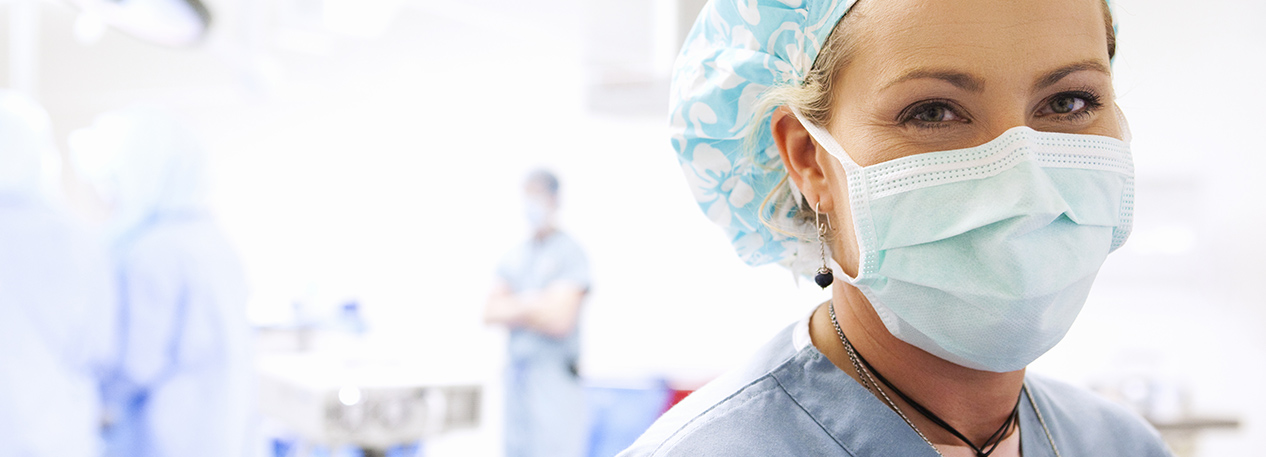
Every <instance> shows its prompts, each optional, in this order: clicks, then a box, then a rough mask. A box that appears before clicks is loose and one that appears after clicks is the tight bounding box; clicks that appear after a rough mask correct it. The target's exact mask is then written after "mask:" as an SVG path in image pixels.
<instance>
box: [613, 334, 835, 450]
mask: <svg viewBox="0 0 1266 457" xmlns="http://www.w3.org/2000/svg"><path fill="white" fill-rule="evenodd" d="M791 331H792V327H788V328H786V329H784V330H783V331H782V332H780V333H779V334H778V335H777V336H776V337H774V339H773V340H772V341H770V342H769V343H767V344H766V345H765V346H764V347H763V348H762V349H761V350H760V351H759V352H758V353H757V355H756V356H755V357H754V358H752V359H751V360H750V361H749V362H748V363H747V364H746V365H745V366H743V367H742V368H740V369H738V370H735V371H732V372H730V373H727V374H725V375H723V376H722V377H720V378H717V379H716V380H715V381H713V382H711V383H709V384H708V385H706V386H704V387H703V388H702V389H699V390H698V391H696V392H695V393H693V394H691V395H690V396H688V397H686V399H684V400H682V401H681V403H678V404H677V405H676V406H674V407H673V408H672V409H671V410H669V411H668V412H667V413H665V414H664V415H663V416H662V417H661V418H660V419H659V420H658V421H656V422H655V424H654V425H652V426H651V428H650V429H649V430H647V431H646V433H645V434H643V435H642V437H641V438H639V439H638V440H637V442H636V443H634V444H633V446H631V447H629V449H627V450H625V451H624V452H623V453H621V454H620V456H622V457H626V456H627V457H632V456H696V455H719V454H723V455H727V456H738V455H752V456H767V455H811V454H816V453H819V452H834V453H838V452H839V448H838V447H837V446H835V445H834V442H833V441H831V440H830V438H829V437H825V434H819V435H821V436H806V435H812V433H811V431H812V430H815V429H820V427H819V426H818V425H817V424H816V423H815V421H814V419H813V418H812V417H811V416H809V415H808V414H807V413H805V411H804V410H803V409H801V407H800V406H799V404H798V403H797V402H796V401H795V399H794V398H793V397H792V396H791V395H790V394H789V393H788V392H787V391H786V390H785V389H784V387H783V386H782V385H781V384H780V381H779V379H778V378H779V377H778V376H777V373H778V372H779V371H780V370H781V369H783V368H784V367H786V366H788V365H791V364H795V363H796V362H795V360H796V358H797V355H798V354H799V352H800V351H797V350H796V348H795V347H794V345H793V344H792V337H791ZM815 451H818V452H815Z"/></svg>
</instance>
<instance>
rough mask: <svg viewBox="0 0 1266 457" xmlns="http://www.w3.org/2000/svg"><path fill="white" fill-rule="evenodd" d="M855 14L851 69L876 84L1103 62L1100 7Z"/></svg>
mask: <svg viewBox="0 0 1266 457" xmlns="http://www.w3.org/2000/svg"><path fill="white" fill-rule="evenodd" d="M857 12H859V13H861V15H860V17H858V18H856V21H855V22H854V23H853V25H854V26H855V27H856V28H857V30H856V32H855V35H854V36H855V37H856V39H857V40H858V44H859V46H857V48H856V53H855V55H854V62H853V63H854V64H855V65H856V66H860V67H864V68H866V70H867V71H868V72H871V73H876V72H877V73H879V74H878V75H872V76H880V78H878V79H877V80H876V79H872V80H874V81H875V82H877V83H878V82H879V80H883V79H884V76H888V77H896V76H897V75H899V74H901V73H904V72H906V71H908V70H909V69H910V68H913V67H933V68H950V69H959V70H962V71H965V72H970V73H974V74H978V75H980V76H982V77H984V78H985V79H999V78H1007V77H1017V78H1020V77H1031V76H1032V74H1034V73H1040V72H1043V71H1049V70H1050V69H1051V68H1054V67H1058V66H1061V65H1066V64H1068V63H1070V62H1080V61H1086V60H1090V59H1101V60H1102V61H1103V63H1104V64H1105V65H1106V64H1107V62H1108V50H1107V44H1106V43H1107V32H1106V26H1105V23H1104V16H1103V4H1102V0H955V1H943V0H870V1H868V0H862V4H861V8H859V10H858V11H857ZM850 66H853V65H850Z"/></svg>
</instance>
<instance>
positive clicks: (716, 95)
mask: <svg viewBox="0 0 1266 457" xmlns="http://www.w3.org/2000/svg"><path fill="white" fill-rule="evenodd" d="M855 1H856V0H830V1H825V0H711V1H709V2H708V4H707V5H706V6H704V8H703V11H702V12H701V13H700V14H699V18H698V19H696V20H695V24H694V27H692V28H691V30H690V34H689V35H688V36H687V37H686V40H685V45H684V46H683V47H682V50H681V54H680V55H679V56H678V57H677V62H676V65H675V68H674V73H673V81H672V89H671V95H670V100H669V104H670V108H669V110H670V113H671V114H670V115H671V121H670V122H671V130H672V143H673V148H675V149H676V150H677V154H678V160H679V161H680V163H681V167H682V170H683V171H684V172H685V174H686V181H687V182H688V183H689V185H690V190H691V191H692V192H693V193H694V196H695V199H696V200H697V201H698V202H699V207H700V208H701V209H702V210H703V212H704V213H705V214H707V216H708V218H709V219H711V220H712V221H713V222H715V223H716V224H717V225H720V226H721V228H722V229H723V230H724V231H725V233H726V235H727V236H728V237H730V242H731V243H733V244H734V247H735V249H736V250H737V251H738V255H739V257H740V258H742V259H743V261H745V262H747V263H748V264H751V265H761V264H766V263H770V262H779V263H782V264H783V265H786V266H787V267H788V268H790V269H791V270H792V271H793V272H797V273H807V272H809V271H812V269H813V268H816V266H815V265H814V262H821V260H820V259H819V255H818V249H819V247H818V246H817V244H816V242H814V240H801V239H798V238H796V237H794V236H790V235H788V234H784V233H779V232H777V231H774V230H771V229H770V228H769V227H766V226H765V224H763V223H762V222H761V217H760V216H761V214H760V212H761V211H765V219H767V220H769V221H771V223H773V224H775V225H777V226H779V227H788V228H793V230H791V231H792V232H794V233H806V234H807V233H815V231H814V228H813V227H811V226H808V227H798V228H797V225H798V223H796V222H795V220H794V219H793V218H792V216H793V215H794V214H795V212H796V207H797V203H798V202H797V201H796V199H797V197H793V196H792V195H791V194H785V195H782V196H780V197H778V198H776V199H771V201H770V202H769V204H768V205H762V202H763V201H764V200H765V197H766V196H767V195H769V194H770V192H773V191H774V190H775V189H776V188H777V187H778V183H779V182H780V181H782V179H783V177H784V176H785V175H786V171H785V170H784V169H783V167H782V165H781V162H780V158H779V154H778V147H777V146H775V145H774V143H773V139H772V137H771V136H770V133H769V115H770V113H753V112H752V111H753V110H754V109H756V104H757V101H758V99H759V97H760V95H761V93H762V92H764V91H765V90H766V89H768V88H770V87H771V86H773V85H775V84H800V83H802V82H803V81H804V78H805V75H807V74H808V73H809V70H810V68H811V67H812V65H813V61H814V59H816V58H817V56H818V51H819V50H820V49H821V47H822V44H823V42H825V41H826V38H827V36H828V35H830V34H831V31H832V30H833V29H834V28H835V24H836V23H837V22H839V20H840V18H842V17H844V14H845V13H846V12H848V10H849V8H850V7H852V6H853V3H854V2H855ZM758 114H759V115H758ZM752 122H755V123H756V124H755V125H753V127H755V128H756V129H758V130H757V131H756V132H754V136H753V138H754V141H753V142H752V143H746V139H747V135H748V133H749V132H748V126H749V125H750V124H751V123H752Z"/></svg>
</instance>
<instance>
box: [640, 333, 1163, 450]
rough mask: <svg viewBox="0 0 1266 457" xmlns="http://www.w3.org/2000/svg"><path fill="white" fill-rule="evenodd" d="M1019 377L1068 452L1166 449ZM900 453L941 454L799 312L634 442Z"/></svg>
mask: <svg viewBox="0 0 1266 457" xmlns="http://www.w3.org/2000/svg"><path fill="white" fill-rule="evenodd" d="M1025 382H1026V383H1027V384H1028V386H1029V392H1030V394H1031V395H1032V396H1033V399H1034V400H1035V402H1036V403H1037V405H1038V408H1039V409H1040V410H1041V413H1042V416H1043V418H1045V420H1046V424H1047V426H1049V428H1050V432H1051V435H1052V436H1053V437H1054V440H1055V444H1056V446H1057V447H1058V448H1059V451H1060V454H1061V455H1064V456H1127V455H1128V456H1137V457H1162V456H1170V455H1171V454H1170V452H1169V450H1168V449H1167V448H1166V447H1165V444H1164V443H1163V442H1162V441H1161V439H1160V435H1159V434H1158V433H1157V432H1156V430H1155V429H1153V428H1152V427H1151V426H1150V425H1148V424H1147V423H1146V422H1144V421H1143V420H1142V419H1141V418H1139V417H1138V416H1136V415H1134V414H1133V413H1131V412H1129V411H1128V410H1126V409H1125V408H1123V407H1121V406H1119V405H1116V404H1113V403H1110V402H1108V401H1107V400H1104V399H1102V398H1100V397H1098V396H1096V395H1094V394H1092V393H1089V392H1086V391H1083V390H1080V389H1077V388H1074V387H1072V386H1069V385H1066V384H1063V383H1060V382H1057V381H1054V380H1050V379H1046V378H1043V377H1040V376H1035V375H1028V376H1026V379H1025ZM1020 446H1021V449H1023V453H1024V456H1025V457H1045V456H1054V453H1053V452H1052V450H1051V445H1050V443H1049V442H1048V441H1047V437H1046V434H1045V433H1044V432H1043V431H1042V425H1041V424H1040V423H1039V422H1038V419H1037V416H1036V415H1035V413H1034V410H1033V408H1032V407H1031V406H1030V404H1029V402H1028V401H1027V400H1025V401H1021V402H1020ZM703 455H724V456H761V457H764V456H784V455H785V456H809V455H814V456H818V455H840V456H856V457H870V456H883V457H888V456H901V457H918V456H925V457H936V455H937V453H936V451H934V450H933V449H932V447H931V446H929V445H928V444H927V443H926V442H924V441H923V439H922V438H920V437H919V436H918V435H917V434H916V433H915V432H914V430H913V429H911V428H910V427H909V426H908V425H906V423H905V422H904V421H902V419H901V418H900V417H899V416H897V413H895V412H894V411H892V410H891V409H889V408H888V406H887V405H885V404H884V403H883V402H882V401H881V400H879V399H878V398H876V397H875V396H874V395H873V394H871V393H870V391H868V390H866V389H865V388H863V387H862V386H861V385H860V384H858V383H857V382H856V381H854V380H853V378H851V377H849V376H848V374H846V373H844V372H843V371H841V370H840V369H839V368H837V367H836V366H835V365H834V364H832V363H831V361H830V360H828V359H827V358H826V356H824V355H822V353H821V352H819V351H818V349H817V348H816V347H814V346H813V345H812V344H810V342H809V330H808V321H807V319H806V320H803V321H801V322H799V323H797V324H795V325H793V326H791V327H788V328H787V329H785V330H783V331H782V332H781V333H779V334H778V336H776V337H774V339H773V340H772V341H771V342H769V343H768V344H766V345H765V347H763V348H762V349H761V350H760V351H759V352H758V353H757V355H756V356H755V358H753V359H752V360H751V361H750V362H749V363H748V364H747V365H746V366H744V367H743V368H741V369H739V370H736V371H734V372H731V373H728V374H726V375H724V376H722V377H720V378H718V379H717V380H715V381H713V382H712V383H709V384H708V385H707V386H704V388H702V389H700V390H699V391H697V392H695V393H693V394H691V395H690V396H689V397H686V399H685V400H682V402H681V403H678V404H677V406H674V407H673V408H672V409H671V410H669V411H668V412H667V413H665V414H664V416H663V417H661V418H660V420H659V421H657V422H656V423H655V425H654V426H652V427H651V428H650V430H648V431H647V432H646V433H645V434H643V435H642V437H641V438H639V439H638V441H637V442H636V443H634V444H633V446H632V447H630V448H629V449H626V450H625V451H624V452H623V453H621V454H620V456H622V457H633V456H683V457H684V456H691V457H693V456H703Z"/></svg>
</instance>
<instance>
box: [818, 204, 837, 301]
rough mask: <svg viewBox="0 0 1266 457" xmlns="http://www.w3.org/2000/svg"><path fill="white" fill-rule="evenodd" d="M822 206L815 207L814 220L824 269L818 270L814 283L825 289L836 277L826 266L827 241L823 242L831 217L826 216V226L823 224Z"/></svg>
mask: <svg viewBox="0 0 1266 457" xmlns="http://www.w3.org/2000/svg"><path fill="white" fill-rule="evenodd" d="M821 206H822V202H818V203H817V204H816V205H813V220H814V222H816V223H817V226H818V245H819V246H821V247H822V268H818V274H817V275H816V276H814V277H813V282H816V283H818V286H819V287H821V288H823V289H825V288H826V286H829V285H831V283H832V282H835V275H834V274H832V273H831V268H830V267H828V266H826V241H825V240H823V238H824V237H825V236H826V229H827V228H828V227H830V225H831V216H829V215H828V216H826V224H823V223H822V212H821V211H818V208H819V207H821Z"/></svg>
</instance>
